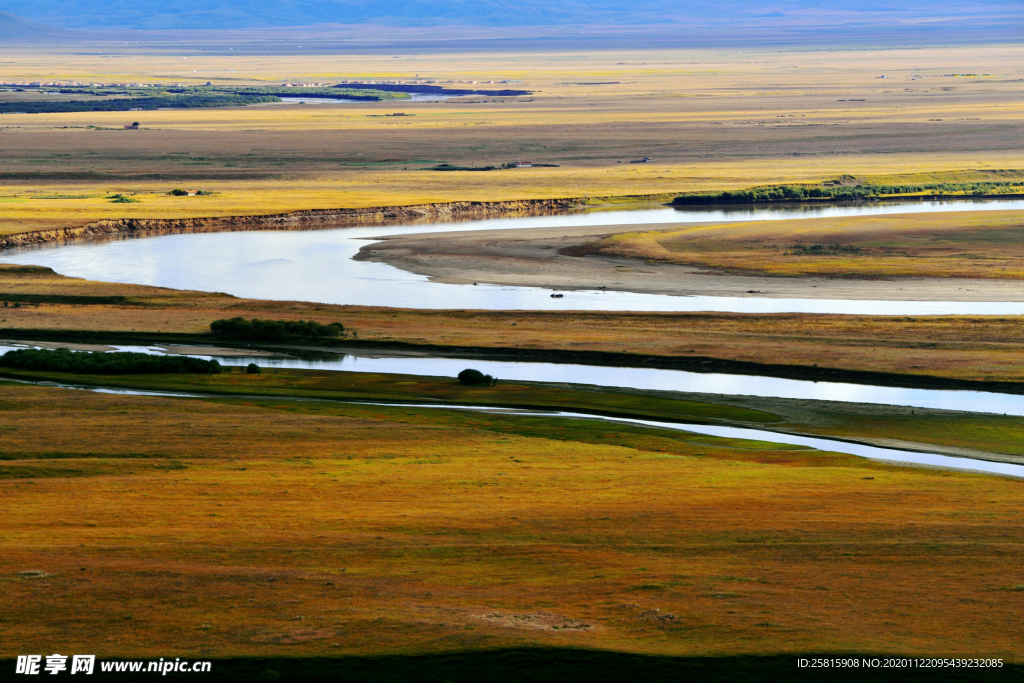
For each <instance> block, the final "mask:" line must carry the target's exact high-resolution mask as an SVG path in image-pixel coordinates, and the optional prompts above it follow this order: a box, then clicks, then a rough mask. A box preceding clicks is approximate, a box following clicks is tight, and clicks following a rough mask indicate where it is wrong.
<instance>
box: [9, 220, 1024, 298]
mask: <svg viewBox="0 0 1024 683" xmlns="http://www.w3.org/2000/svg"><path fill="white" fill-rule="evenodd" d="M965 206H967V207H969V208H970V209H971V210H995V209H1024V201H1021V200H1008V201H985V202H979V201H976V202H909V203H897V202H893V203H875V204H858V205H846V206H778V207H725V208H712V209H693V208H689V209H684V210H677V209H672V208H659V209H650V210H644V211H605V212H591V213H577V214H571V215H563V216H527V217H519V218H502V219H492V220H476V221H467V222H464V223H457V224H451V223H424V224H415V225H409V224H405V225H393V226H360V227H350V228H345V229H329V230H316V231H283V232H272V231H249V232H214V233H193V234H177V235H163V236H157V237H151V238H148V239H131V240H120V241H106V242H99V243H74V244H69V245H66V246H56V247H53V246H50V247H38V248H30V249H21V250H17V251H10V252H6V253H4V254H3V255H0V262H7V263H30V264H36V265H42V266H49V267H51V268H53V269H54V270H56V271H57V272H59V273H62V274H64V275H69V276H73V277H81V278H87V279H91V280H102V281H107V282H110V281H113V282H125V283H133V284H145V285H155V286H160V287H171V288H175V289H192V290H201V291H212V292H227V293H230V294H234V295H236V296H241V297H247V298H255V299H271V300H297V301H313V302H320V303H333V304H354V305H364V306H393V307H409V308H427V309H490V310H591V311H620V310H621V311H626V310H628V311H666V312H668V311H676V312H678V311H726V312H742V313H779V312H796V313H849V314H858V315H957V314H989V315H1019V314H1024V302H1016V301H1014V302H956V301H952V302H950V301H869V300H829V299H770V298H759V297H710V296H667V295H657V294H635V293H632V292H616V291H596V290H587V291H574V292H566V293H565V296H564V298H560V299H552V298H551V297H550V296H549V294H550V292H549V290H545V289H541V288H535V287H504V286H491V285H480V286H472V285H452V284H444V283H437V282H430V281H429V280H428V279H427V278H426V277H425V276H421V275H416V274H413V273H409V272H406V271H403V270H400V269H398V268H395V267H393V266H390V265H387V264H384V263H374V262H371V261H355V260H353V258H352V257H353V256H355V255H356V253H357V252H358V251H359V249H360V248H361V247H363V246H365V245H366V244H367V243H368V242H367V240H374V239H379V238H381V237H385V236H388V235H397V234H427V233H437V232H462V231H468V230H507V229H515V228H537V227H572V226H603V225H622V224H627V225H655V224H673V223H689V222H701V221H709V220H736V219H737V218H743V219H749V220H782V219H786V218H794V217H821V216H852V215H878V214H885V213H907V212H937V211H962V210H964V209H965Z"/></svg>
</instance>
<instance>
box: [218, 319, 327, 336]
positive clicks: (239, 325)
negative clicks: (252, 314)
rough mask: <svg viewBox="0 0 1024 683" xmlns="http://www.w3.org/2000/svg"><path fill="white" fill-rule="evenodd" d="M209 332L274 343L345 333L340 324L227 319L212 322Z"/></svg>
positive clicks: (309, 321) (310, 321) (307, 321)
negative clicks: (291, 338) (283, 340)
mask: <svg viewBox="0 0 1024 683" xmlns="http://www.w3.org/2000/svg"><path fill="white" fill-rule="evenodd" d="M210 330H211V331H212V332H213V333H214V334H215V335H217V336H218V337H226V338H230V339H249V340H253V341H258V340H263V341H276V340H280V339H284V338H285V337H312V338H317V337H332V338H333V337H337V336H339V335H341V333H342V332H344V331H345V326H344V325H342V324H341V323H331V324H330V325H321V324H320V323H318V322H316V321H314V320H260V319H259V318H253V319H252V320H246V319H245V318H229V319H226V320H214V321H213V322H212V323H210Z"/></svg>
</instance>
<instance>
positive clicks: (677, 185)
mask: <svg viewBox="0 0 1024 683" xmlns="http://www.w3.org/2000/svg"><path fill="white" fill-rule="evenodd" d="M1021 50H1024V48H1021V47H1019V46H1015V45H1005V46H998V47H949V48H927V49H921V50H859V51H855V52H852V53H847V52H843V53H820V52H815V53H806V54H805V53H797V52H789V51H769V50H755V51H752V52H747V51H743V52H742V54H738V53H732V52H728V51H722V50H703V51H701V50H689V51H687V50H680V51H651V52H615V51H609V52H584V53H580V54H573V55H566V54H564V53H528V54H494V53H484V54H471V55H470V54H467V55H444V56H438V55H420V56H409V57H403V58H402V59H400V60H396V59H393V58H392V57H391V56H387V57H383V56H366V55H351V56H334V57H331V56H328V57H323V56H318V57H316V58H312V57H310V58H304V57H282V58H277V57H269V56H241V55H240V56H238V57H228V56H223V57H212V56H211V57H203V56H199V57H190V58H189V59H188V60H187V61H181V60H179V59H178V58H177V57H168V56H156V55H146V54H139V55H135V56H133V57H132V59H130V60H128V59H123V60H122V59H118V60H113V59H109V58H103V57H102V56H99V55H93V56H88V55H84V56H81V58H77V57H76V59H75V60H74V62H73V63H74V67H71V66H69V60H68V59H67V57H66V56H62V55H48V54H43V53H34V52H31V51H28V52H26V51H19V50H15V49H6V50H3V52H2V54H3V56H4V58H5V59H6V62H5V64H4V66H3V68H2V70H0V77H4V78H8V77H9V78H15V77H18V78H23V79H25V80H48V79H57V78H60V79H79V80H89V81H103V82H125V81H128V82H140V81H141V82H158V83H169V82H185V83H195V82H206V80H211V79H212V80H214V81H215V82H217V83H236V84H247V83H256V84H260V83H262V84H271V83H280V82H284V81H295V80H317V81H337V80H344V79H359V80H375V79H399V78H407V79H409V80H411V79H412V78H413V76H414V75H415V74H420V76H421V78H424V76H423V74H424V73H429V74H430V76H429V78H432V79H437V80H440V81H446V80H451V81H477V83H476V84H475V85H471V86H468V87H475V88H522V89H527V90H531V91H534V93H535V94H534V95H531V96H525V97H521V98H495V99H494V100H493V101H491V100H488V99H486V98H483V97H479V96H470V97H463V98H457V99H454V100H449V101H446V102H440V103H439V102H409V103H403V104H397V103H380V104H376V103H369V104H358V105H328V104H313V103H310V104H307V105H285V106H282V105H273V106H254V107H247V108H230V109H193V110H159V111H145V112H115V113H110V112H88V113H73V114H34V115H5V116H2V117H0V139H2V144H0V164H2V169H3V170H2V172H0V232H2V233H12V232H20V231H24V230H31V229H34V228H39V227H53V226H64V225H78V224H82V223H85V222H89V221H92V220H96V219H99V218H120V217H150V218H166V217H182V216H207V215H210V216H213V215H217V216H223V215H237V214H253V213H275V212H283V211H289V210H297V209H309V208H333V207H367V206H389V205H396V204H401V205H408V204H419V203H428V202H446V201H459V200H503V199H526V198H549V197H591V198H600V197H617V196H624V195H650V194H666V195H671V194H672V193H677V192H684V191H699V190H720V189H732V188H740V187H750V186H756V185H760V184H766V183H784V182H789V183H801V182H809V183H815V182H820V181H823V180H828V179H832V178H835V177H838V176H840V175H843V174H848V175H852V176H855V177H858V178H861V179H863V180H865V181H867V182H872V181H874V182H879V181H882V180H883V179H892V178H902V179H904V180H906V181H908V182H925V181H931V182H937V181H947V180H948V181H955V180H957V179H960V180H964V179H992V178H993V177H998V178H1000V179H1005V178H1017V179H1019V178H1020V177H1022V176H1021V173H1020V166H1021V164H1020V158H1021V143H1020V140H1021V139H1024V135H1022V134H1021V132H1022V131H1021V129H1022V127H1024V113H1022V112H1024V109H1022V108H1021V107H1020V99H1019V98H1020V94H1019V88H1016V86H1015V85H1014V84H1015V83H1016V82H1017V81H1016V79H1019V78H1020V77H1021V74H1020V73H1018V71H1017V69H1018V67H1017V66H1016V65H1018V64H1020V63H1021V60H1020V59H1019V57H1018V55H1019V54H1020V52H1021ZM510 64H514V65H515V66H514V67H513V68H510V67H509V65H510ZM908 65H913V66H908ZM115 67H116V68H115ZM193 69H195V74H193V71H192V70H193ZM967 71H970V72H972V73H975V72H977V73H979V74H980V73H989V74H992V75H991V77H987V78H973V79H972V78H966V79H965V78H950V77H947V76H946V75H945V74H947V73H950V72H957V73H962V72H967ZM882 73H885V74H886V76H887V78H886V79H879V78H878V76H879V75H880V74H882ZM915 76H919V78H915ZM505 80H512V81H516V82H515V83H507V84H500V83H499V81H505ZM486 81H495V83H494V84H488V83H486ZM609 82H611V83H613V84H606V85H594V83H609ZM573 83H583V84H588V83H589V84H590V85H573ZM451 86H452V87H467V85H466V84H465V83H462V84H458V83H452V84H451ZM17 95H18V96H19V97H28V96H27V95H24V96H23V95H21V94H17ZM5 96H7V97H13V96H14V95H12V94H10V93H8V94H5ZM33 96H34V97H38V96H36V95H33ZM851 99H864V100H866V101H864V102H851V101H849V100H851ZM839 100H844V101H839ZM396 110H397V111H403V112H405V113H407V114H412V116H407V117H401V118H395V117H382V116H380V114H384V113H389V112H392V111H396ZM132 120H139V121H140V123H142V128H143V129H142V130H140V131H125V130H123V129H122V126H123V124H124V123H126V122H130V121H132ZM88 126H93V127H94V128H88ZM645 156H650V157H653V161H652V162H650V163H647V164H629V163H628V162H629V161H631V160H636V159H639V158H642V157H645ZM518 159H527V160H531V161H535V162H544V163H560V164H561V167H560V168H535V169H516V170H509V171H492V172H478V173H472V172H449V173H441V172H434V171H425V170H422V169H424V168H427V167H429V166H431V165H433V163H432V162H441V161H445V162H451V163H455V164H462V165H470V164H477V165H487V164H499V163H504V162H508V161H515V160H518ZM427 162H431V163H427ZM998 171H1004V173H995V175H993V173H994V172H998ZM179 186H181V187H183V188H184V189H201V188H205V189H207V190H210V191H214V192H216V193H217V194H215V195H214V196H210V197H187V198H171V197H168V196H167V195H166V194H165V193H166V192H167V191H168V190H170V189H172V188H174V187H179ZM110 193H125V194H131V193H136V194H134V197H135V198H136V199H138V200H139V201H138V203H135V204H112V203H110V202H109V201H108V200H107V199H106V198H105V197H107V196H108V195H109V194H110ZM44 197H48V198H46V199H44ZM18 200H27V201H18Z"/></svg>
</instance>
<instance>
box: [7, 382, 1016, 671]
mask: <svg viewBox="0 0 1024 683" xmlns="http://www.w3.org/2000/svg"><path fill="white" fill-rule="evenodd" d="M238 377H243V376H241V375H238ZM260 380H261V378H246V379H244V380H243V381H247V382H249V383H251V384H253V386H254V387H257V386H258V383H259V381H260ZM0 409H2V411H3V415H4V422H3V424H4V426H3V430H4V436H3V447H2V451H3V457H4V462H2V463H0V490H2V491H3V495H2V496H0V500H2V501H3V503H2V508H3V515H2V516H0V519H2V521H0V547H2V548H3V552H0V586H2V588H3V591H4V595H5V599H4V601H3V603H2V606H0V615H2V619H3V621H2V623H0V629H2V633H3V643H4V650H5V651H6V652H22V651H26V648H27V649H28V650H29V651H31V650H32V648H33V647H35V646H36V645H37V644H38V643H41V642H59V643H61V644H62V646H63V647H65V648H66V649H70V650H72V651H85V650H87V651H89V652H95V653H96V654H97V655H99V656H100V657H109V656H133V655H134V656H146V655H149V656H154V657H155V656H166V655H167V653H168V652H173V653H174V655H175V656H182V657H184V656H189V657H192V658H196V657H233V656H243V655H265V656H289V657H308V656H315V655H321V656H333V655H336V654H339V653H345V654H348V655H351V654H359V653H362V654H380V653H389V652H402V653H415V652H440V651H464V650H467V649H468V650H478V649H488V648H495V647H501V646H511V645H554V646H570V647H579V646H583V647H592V648H600V649H611V650H618V651H630V652H640V653H661V654H676V655H713V654H730V655H735V654H742V653H782V652H794V651H799V652H823V651H832V652H837V651H842V652H874V653H895V654H908V653H913V654H928V653H935V654H942V655H944V656H950V655H952V654H965V655H979V654H983V655H984V656H1003V657H1007V658H1012V657H1018V658H1019V657H1020V656H1021V655H1022V654H1024V653H1022V651H1021V650H1022V647H1024V644H1022V641H1021V638H1020V633H1021V626H1022V624H1021V603H1020V600H1021V596H1022V595H1024V593H1022V592H1021V590H1020V577H1019V572H1018V568H1019V566H1020V564H1021V562H1022V560H1024V558H1022V557H1021V553H1022V548H1024V527H1022V526H1021V516H1020V510H1019V505H1018V501H1019V499H1020V487H1021V483H1020V482H1019V481H1014V480H1009V479H1003V478H998V477H986V476H978V475H969V474H959V473H951V472H938V471H930V470H918V469H905V468H899V467H892V466H887V465H882V464H873V463H870V462H868V461H864V460H859V459H857V458H853V457H847V456H839V455H834V454H823V453H819V452H816V451H792V450H789V451H769V450H766V449H765V447H764V446H759V445H757V444H743V443H737V442H716V441H715V440H713V439H703V442H689V441H688V440H683V439H681V438H679V436H678V435H676V434H672V435H667V434H664V433H658V432H654V431H650V432H649V433H646V434H637V433H634V430H632V429H631V428H625V427H620V426H614V427H612V426H608V425H592V424H587V423H574V422H561V421H554V420H546V419H538V418H524V417H507V416H498V415H465V414H457V413H456V414H450V413H445V412H443V411H422V410H420V411H417V410H413V409H407V408H388V407H372V406H351V405H341V404H330V403H307V404H296V403H289V402H282V401H275V400H273V399H263V400H258V401H255V400H227V399H224V400H176V399H164V398H147V397H126V396H110V395H97V394H92V393H89V392H81V391H69V390H61V389H54V388H42V387H25V386H12V385H5V386H4V387H3V399H2V401H0ZM608 432H613V433H612V434H609V433H608ZM894 509H898V510H899V514H893V510H894ZM29 571H37V572H42V573H43V574H42V575H39V574H37V575H31V574H21V572H29ZM1011 661H1012V660H1011Z"/></svg>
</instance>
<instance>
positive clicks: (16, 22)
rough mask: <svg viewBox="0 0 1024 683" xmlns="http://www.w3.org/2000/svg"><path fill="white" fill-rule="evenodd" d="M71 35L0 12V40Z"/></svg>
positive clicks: (70, 33) (43, 38)
mask: <svg viewBox="0 0 1024 683" xmlns="http://www.w3.org/2000/svg"><path fill="white" fill-rule="evenodd" d="M72 35H74V34H73V33H72V32H71V31H65V30H62V29H59V28H53V27H52V26H45V25H43V24H37V23H36V22H34V21H29V20H28V19H22V18H21V17H16V16H14V15H13V14H7V13H6V12H0V40H34V39H40V40H45V39H51V38H65V37H69V36H72Z"/></svg>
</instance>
